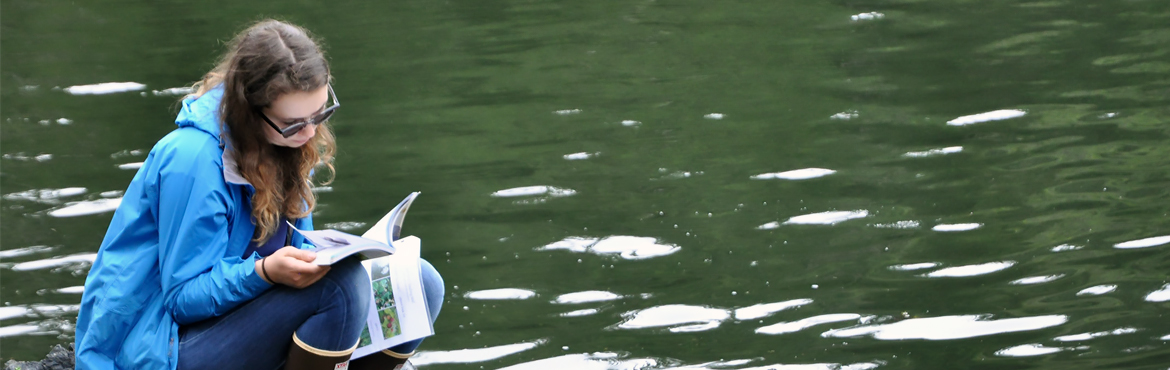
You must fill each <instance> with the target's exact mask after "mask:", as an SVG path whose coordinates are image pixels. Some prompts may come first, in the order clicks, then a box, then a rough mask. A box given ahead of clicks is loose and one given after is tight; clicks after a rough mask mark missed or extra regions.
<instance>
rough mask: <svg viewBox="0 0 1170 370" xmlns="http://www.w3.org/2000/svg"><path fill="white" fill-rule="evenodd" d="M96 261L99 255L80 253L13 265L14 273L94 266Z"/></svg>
mask: <svg viewBox="0 0 1170 370" xmlns="http://www.w3.org/2000/svg"><path fill="white" fill-rule="evenodd" d="M96 259H97V253H80V254H74V255H69V256H62V257H53V258H50V259H44V260H36V261H28V262H21V263H18V264H16V265H13V266H12V271H32V270H43V269H47V268H53V267H58V266H65V265H73V264H92V263H93V261H94V260H96Z"/></svg>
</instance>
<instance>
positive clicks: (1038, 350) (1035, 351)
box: [995, 343, 1068, 357]
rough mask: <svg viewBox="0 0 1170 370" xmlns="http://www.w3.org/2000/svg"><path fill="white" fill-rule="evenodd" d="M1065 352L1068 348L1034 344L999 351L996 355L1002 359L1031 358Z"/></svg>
mask: <svg viewBox="0 0 1170 370" xmlns="http://www.w3.org/2000/svg"><path fill="white" fill-rule="evenodd" d="M1065 350H1068V348H1063V347H1046V346H1044V345H1043V344H1039V343H1032V344H1021V345H1018V346H1015V347H1008V348H1004V349H1001V350H999V351H995V355H996V356H1001V357H1031V356H1040V355H1047V354H1052V353H1057V352H1060V351H1065Z"/></svg>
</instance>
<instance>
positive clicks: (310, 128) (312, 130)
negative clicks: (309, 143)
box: [297, 124, 317, 139]
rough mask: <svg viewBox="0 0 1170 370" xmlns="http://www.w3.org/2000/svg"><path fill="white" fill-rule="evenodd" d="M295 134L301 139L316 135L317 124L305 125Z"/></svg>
mask: <svg viewBox="0 0 1170 370" xmlns="http://www.w3.org/2000/svg"><path fill="white" fill-rule="evenodd" d="M297 135H300V137H301V138H302V139H308V138H312V137H313V136H316V135H317V125H315V124H308V125H305V128H303V129H301V132H298V133H297Z"/></svg>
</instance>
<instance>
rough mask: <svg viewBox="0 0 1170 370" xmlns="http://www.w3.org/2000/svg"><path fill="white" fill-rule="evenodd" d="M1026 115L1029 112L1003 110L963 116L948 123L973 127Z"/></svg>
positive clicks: (949, 124)
mask: <svg viewBox="0 0 1170 370" xmlns="http://www.w3.org/2000/svg"><path fill="white" fill-rule="evenodd" d="M1025 114H1027V112H1024V111H1022V110H1019V109H1001V110H997V111H991V112H986V113H979V114H972V115H969V116H962V117H959V118H955V119H953V120H950V121H947V125H948V126H965V125H973V124H976V123H982V122H990V121H999V120H1005V119H1012V118H1017V117H1023V116H1024V115H1025Z"/></svg>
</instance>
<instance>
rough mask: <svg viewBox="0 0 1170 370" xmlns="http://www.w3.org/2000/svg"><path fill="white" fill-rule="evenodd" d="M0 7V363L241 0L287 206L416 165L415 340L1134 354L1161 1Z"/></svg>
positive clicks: (566, 349) (1158, 243)
mask: <svg viewBox="0 0 1170 370" xmlns="http://www.w3.org/2000/svg"><path fill="white" fill-rule="evenodd" d="M3 8H4V10H5V11H4V12H3V13H0V23H2V25H0V28H2V29H0V31H2V32H0V45H2V50H0V54H2V55H3V56H4V63H3V73H2V75H0V85H2V87H0V106H2V108H3V110H2V112H0V129H2V131H0V134H2V135H0V137H2V142H0V144H2V149H0V151H2V152H3V158H2V159H0V166H2V172H0V173H2V175H0V187H2V189H0V193H3V194H4V197H3V199H2V200H0V202H3V203H2V204H3V205H2V206H0V217H2V220H3V223H2V225H0V231H2V233H0V235H2V239H0V242H2V249H3V252H2V254H0V263H2V265H0V266H2V267H0V283H2V284H0V286H2V287H0V294H3V298H2V301H3V305H4V307H0V320H2V321H0V348H3V354H2V356H3V357H5V358H17V359H32V358H37V357H39V356H43V355H44V354H45V353H46V352H47V351H48V347H49V346H50V345H52V344H55V343H65V342H69V341H72V325H73V321H74V315H75V311H76V304H77V302H78V301H79V299H80V288H79V287H80V286H81V285H83V283H84V278H85V273H86V271H87V268H88V263H89V262H90V261H92V259H93V257H94V253H95V252H96V250H97V247H98V244H99V243H100V240H101V237H102V235H103V233H104V231H105V228H106V226H107V224H108V221H109V217H110V214H111V213H110V209H112V208H113V207H116V204H117V202H118V201H119V198H120V196H121V193H120V191H121V190H123V189H124V188H125V186H126V183H127V182H128V181H129V179H130V178H131V177H132V176H133V173H134V171H135V170H136V168H137V165H138V162H141V161H142V160H143V159H144V158H145V152H146V151H148V150H149V149H150V147H151V145H152V144H153V143H154V141H155V140H157V139H158V138H160V137H161V136H162V135H164V134H165V133H166V132H168V131H169V130H171V129H172V127H173V126H172V125H171V124H170V123H169V122H171V121H172V120H173V117H174V114H175V112H176V99H177V96H176V94H182V92H181V91H176V90H170V89H172V88H176V87H182V86H184V85H187V84H189V83H190V82H191V81H193V80H195V79H197V78H198V77H199V76H200V75H201V74H202V73H203V72H205V71H206V69H207V68H209V67H210V66H211V64H212V63H213V60H214V58H215V56H216V55H218V54H219V53H220V52H221V47H222V46H221V43H220V40H225V39H228V38H229V37H230V36H231V35H232V34H233V32H235V31H236V30H238V29H240V28H241V27H243V25H244V24H245V23H247V22H248V21H250V20H254V19H256V17H258V16H259V15H261V14H270V15H280V16H282V17H285V18H286V19H288V20H290V21H293V22H295V23H299V24H302V25H304V26H306V27H307V28H309V29H311V30H313V31H314V32H316V33H317V34H319V35H320V36H322V37H323V38H324V39H325V41H326V45H327V50H328V52H329V55H330V57H331V58H332V61H333V69H334V71H335V72H336V79H337V84H336V86H335V87H336V90H337V94H338V96H339V97H340V99H341V100H343V101H344V102H345V108H344V109H342V110H341V111H340V113H339V114H338V115H337V116H336V118H335V120H334V122H333V123H334V125H335V126H334V127H335V130H336V132H337V135H338V143H339V146H340V148H341V150H340V152H339V156H338V159H337V168H338V173H337V179H336V181H335V182H334V183H333V184H331V185H330V186H329V187H327V188H322V189H320V192H319V195H320V199H321V203H320V208H319V210H318V212H317V215H316V217H317V218H316V219H317V222H318V227H335V228H342V229H348V230H351V231H361V230H364V227H366V225H369V224H371V223H373V222H374V221H376V220H377V218H378V217H380V216H381V215H382V214H384V213H385V211H386V210H387V209H388V208H390V207H392V206H393V205H394V204H395V203H396V202H397V201H398V200H399V199H401V198H402V197H403V196H405V195H406V194H408V193H409V192H410V191H415V190H419V191H422V196H421V197H420V198H419V199H418V201H417V202H416V204H415V205H414V206H413V207H412V208H411V212H410V216H409V217H408V218H407V221H406V225H405V229H404V232H405V233H406V234H412V235H416V236H419V237H420V238H421V239H422V240H423V256H424V257H425V258H427V259H428V260H430V261H432V262H434V263H435V265H436V266H437V267H438V268H439V270H440V271H441V272H442V273H443V275H444V277H445V278H446V282H447V287H448V291H449V292H450V293H449V295H448V300H447V303H446V306H445V307H444V311H443V313H442V315H441V317H440V319H439V322H438V324H437V325H436V328H435V329H436V332H437V335H436V336H434V337H432V338H430V339H428V340H427V342H426V344H424V346H423V348H422V350H423V352H422V353H420V354H419V355H418V357H416V362H417V363H418V364H421V365H423V367H424V368H431V369H478V368H493V369H494V368H508V369H549V368H563V369H644V368H650V369H658V368H692V369H703V368H710V369H747V368H751V369H764V368H776V367H780V366H779V365H793V366H796V365H800V366H805V367H801V368H811V369H838V368H840V369H871V368H879V369H880V368H890V369H898V368H920V369H937V368H954V367H962V368H988V369H992V368H994V369H1001V368H1045V369H1073V368H1110V369H1165V368H1166V367H1167V366H1170V365H1168V364H1170V343H1168V342H1170V323H1168V322H1170V321H1168V320H1166V318H1165V317H1164V316H1165V314H1166V312H1167V311H1166V310H1167V308H1170V304H1168V303H1167V302H1168V301H1170V287H1168V286H1167V284H1168V283H1170V280H1167V274H1166V271H1167V269H1170V244H1166V242H1167V241H1170V240H1168V239H1167V238H1166V237H1165V236H1166V235H1170V230H1168V229H1167V226H1168V225H1167V223H1166V222H1165V219H1166V216H1167V213H1168V211H1167V207H1166V202H1167V200H1168V196H1170V194H1168V191H1167V190H1166V189H1167V188H1168V186H1170V177H1167V175H1166V170H1165V169H1166V168H1167V166H1168V165H1170V160H1168V159H1167V158H1170V149H1168V148H1170V147H1167V146H1166V145H1164V143H1165V142H1166V139H1167V129H1166V128H1165V122H1166V121H1167V118H1168V111H1167V110H1166V103H1167V100H1170V78H1168V73H1170V62H1168V61H1167V56H1168V55H1170V54H1168V53H1170V26H1167V24H1170V3H1166V2H1164V1H1149V0H1147V1H1120V0H1115V1H1105V2H1094V3H1084V2H1071V1H1060V0H1057V1H1038V2H1009V1H983V2H969V1H961V0H949V1H934V2H920V1H836V2H821V1H795V0H781V1H754V0H747V1H739V2H707V1H686V0H683V1H646V0H637V1H631V2H615V1H591V2H533V1H520V0H513V1H503V2H494V3H485V2H470V1H449V2H433V1H399V2H393V3H385V4H382V3H368V2H367V3H353V4H349V3H330V4H328V5H326V4H324V3H287V4H281V7H280V8H274V7H267V6H263V5H257V4H252V3H247V4H244V3H228V2H220V3H201V4H200V6H191V5H189V4H185V3H178V2H123V3H119V4H117V6H101V5H96V4H81V3H72V2H64V1H56V0H49V1H38V2H28V1H16V0H13V1H5V2H4V3H3ZM116 82H132V83H133V84H121V85H102V86H90V85H96V84H99V83H116ZM139 84H140V85H141V86H140V85H139ZM74 86H84V87H75V88H71V87H74ZM113 91H121V92H113ZM94 92H106V93H105V94H93V93H94ZM81 93H90V94H81Z"/></svg>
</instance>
